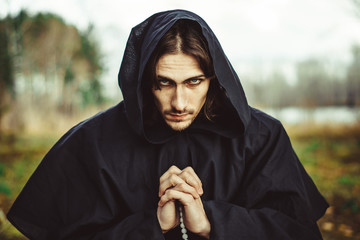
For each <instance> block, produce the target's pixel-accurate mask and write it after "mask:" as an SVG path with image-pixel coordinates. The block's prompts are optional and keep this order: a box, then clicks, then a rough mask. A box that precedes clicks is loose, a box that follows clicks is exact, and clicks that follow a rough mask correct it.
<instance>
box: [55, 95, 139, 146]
mask: <svg viewBox="0 0 360 240" xmlns="http://www.w3.org/2000/svg"><path fill="white" fill-rule="evenodd" d="M124 135H125V136H124ZM130 135H134V132H133V131H132V128H131V127H130V125H129V123H128V121H127V118H126V115H125V110H124V106H123V103H122V102H121V103H119V104H117V105H115V106H113V107H110V108H109V109H106V110H104V111H102V112H99V113H97V114H96V115H94V116H92V117H90V118H88V119H86V120H84V121H82V122H80V123H78V124H76V125H75V126H74V127H72V128H71V129H70V130H69V131H67V132H66V133H65V134H64V135H63V136H62V137H61V138H60V140H59V141H58V143H57V144H56V145H59V144H60V145H74V146H79V145H82V144H84V143H89V142H94V141H104V142H106V141H110V140H109V139H113V138H114V137H115V136H116V137H119V136H120V137H121V136H123V137H121V138H124V137H127V136H130Z"/></svg>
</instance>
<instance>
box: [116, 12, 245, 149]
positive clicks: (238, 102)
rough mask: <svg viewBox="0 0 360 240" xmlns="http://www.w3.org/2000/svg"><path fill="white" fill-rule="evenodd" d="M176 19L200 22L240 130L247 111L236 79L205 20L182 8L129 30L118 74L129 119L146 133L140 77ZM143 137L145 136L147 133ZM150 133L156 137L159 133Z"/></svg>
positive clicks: (149, 19) (219, 78)
mask: <svg viewBox="0 0 360 240" xmlns="http://www.w3.org/2000/svg"><path fill="white" fill-rule="evenodd" d="M179 19H188V20H192V21H195V22H197V23H198V24H199V25H200V27H201V29H202V33H203V35H204V37H205V38H206V40H207V42H208V45H209V50H210V54H211V57H212V60H213V64H214V70H215V74H216V77H217V79H218V81H219V83H220V85H221V86H222V87H223V88H224V89H225V91H226V94H227V97H228V98H229V100H230V103H231V105H232V107H233V108H234V109H235V110H236V111H234V112H236V114H237V115H238V117H239V118H238V119H240V122H241V125H242V126H241V127H239V129H241V130H242V131H243V130H244V129H246V126H247V125H248V123H249V120H250V111H249V106H248V103H247V100H246V97H245V94H244V91H243V88H242V86H241V83H240V80H239V78H238V76H237V74H236V73H235V71H234V69H233V67H232V66H231V64H230V62H229V60H228V59H227V57H226V56H225V53H224V51H223V50H222V47H221V45H220V43H219V41H218V40H217V38H216V36H215V34H214V33H213V31H212V30H211V29H210V27H209V26H208V25H207V23H206V22H205V21H204V20H203V19H202V18H201V17H199V16H198V15H196V14H194V13H192V12H189V11H185V10H172V11H166V12H160V13H157V14H154V15H152V16H151V17H149V18H148V19H146V20H145V21H144V22H142V23H140V24H139V25H137V26H135V27H134V28H133V29H132V31H131V34H130V36H129V39H128V42H127V45H126V49H125V52H124V57H123V60H122V64H121V67H120V71H119V75H118V79H119V85H120V88H121V90H122V93H123V97H124V104H125V109H126V115H127V118H128V121H129V123H130V124H131V125H132V127H133V129H134V130H135V131H136V132H137V133H138V134H140V135H149V134H148V133H146V134H145V133H144V132H145V130H144V124H143V113H142V107H143V104H142V91H141V81H142V78H143V73H144V69H145V67H146V64H147V62H148V60H149V58H150V56H151V54H152V52H153V51H154V49H155V47H156V46H157V44H158V42H159V40H160V39H161V38H162V36H163V35H164V34H165V33H166V32H167V31H168V30H169V29H170V28H171V27H172V26H173V24H174V23H175V22H176V21H177V20H179ZM161 135H162V136H160V138H166V137H165V136H168V133H164V134H161ZM146 137H147V138H148V139H149V136H146ZM153 137H154V138H159V136H157V137H156V136H153ZM150 138H151V137H150ZM157 141H161V139H156V140H155V139H153V142H157Z"/></svg>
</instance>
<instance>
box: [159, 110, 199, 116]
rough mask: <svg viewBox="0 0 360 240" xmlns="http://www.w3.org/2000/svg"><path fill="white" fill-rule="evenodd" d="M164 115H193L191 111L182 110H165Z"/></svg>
mask: <svg viewBox="0 0 360 240" xmlns="http://www.w3.org/2000/svg"><path fill="white" fill-rule="evenodd" d="M164 114H170V115H185V114H194V110H192V109H184V110H176V109H171V110H165V111H164Z"/></svg>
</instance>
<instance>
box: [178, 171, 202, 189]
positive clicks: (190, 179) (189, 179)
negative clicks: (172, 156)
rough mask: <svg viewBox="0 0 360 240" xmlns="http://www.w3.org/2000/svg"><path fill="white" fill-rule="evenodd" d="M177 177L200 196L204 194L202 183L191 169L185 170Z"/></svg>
mask: <svg viewBox="0 0 360 240" xmlns="http://www.w3.org/2000/svg"><path fill="white" fill-rule="evenodd" d="M179 177H180V178H181V179H183V180H184V181H185V182H186V183H188V184H189V185H190V186H192V187H194V188H195V189H196V191H197V192H198V193H199V194H200V195H202V194H203V193H204V191H203V189H202V182H201V180H200V178H199V177H198V175H197V174H196V173H195V171H194V169H193V168H192V167H187V168H185V169H184V170H183V171H182V172H181V174H180V175H179Z"/></svg>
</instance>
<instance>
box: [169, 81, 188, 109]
mask: <svg viewBox="0 0 360 240" xmlns="http://www.w3.org/2000/svg"><path fill="white" fill-rule="evenodd" d="M187 103H188V100H187V94H186V89H183V88H182V86H177V87H176V89H175V91H174V93H173V96H172V99H171V107H172V108H173V109H175V110H176V111H179V112H182V111H184V110H185V108H186V106H187Z"/></svg>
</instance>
